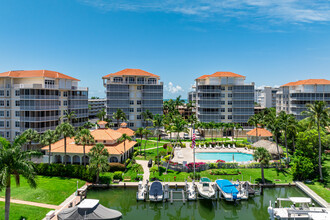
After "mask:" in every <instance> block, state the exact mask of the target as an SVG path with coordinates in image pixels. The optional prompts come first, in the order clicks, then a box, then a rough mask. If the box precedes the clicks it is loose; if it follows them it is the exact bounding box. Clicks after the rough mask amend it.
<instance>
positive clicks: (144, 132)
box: [143, 128, 152, 159]
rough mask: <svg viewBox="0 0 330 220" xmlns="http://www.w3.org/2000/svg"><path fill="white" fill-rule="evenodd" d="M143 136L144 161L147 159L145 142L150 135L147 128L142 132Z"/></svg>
mask: <svg viewBox="0 0 330 220" xmlns="http://www.w3.org/2000/svg"><path fill="white" fill-rule="evenodd" d="M143 134H144V136H145V137H146V142H144V159H146V158H147V154H146V147H147V142H148V135H152V132H151V131H150V130H148V129H147V128H145V129H144V130H143Z"/></svg>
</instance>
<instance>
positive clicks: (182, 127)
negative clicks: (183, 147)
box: [173, 115, 188, 143]
mask: <svg viewBox="0 0 330 220" xmlns="http://www.w3.org/2000/svg"><path fill="white" fill-rule="evenodd" d="M186 125H187V122H186V121H185V120H184V119H183V118H182V117H181V116H180V115H178V116H176V117H175V118H173V131H174V132H176V133H177V142H178V141H179V142H180V143H181V139H180V133H181V132H185V133H188V128H187V127H186Z"/></svg>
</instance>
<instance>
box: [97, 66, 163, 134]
mask: <svg viewBox="0 0 330 220" xmlns="http://www.w3.org/2000/svg"><path fill="white" fill-rule="evenodd" d="M159 80H160V77H159V76H157V75H155V74H152V73H149V72H146V71H143V70H140V69H124V70H121V71H119V72H116V73H110V74H108V75H106V76H104V77H103V83H104V86H105V87H106V92H107V115H108V116H110V117H112V115H113V113H114V112H116V111H117V109H122V110H123V111H124V112H125V114H126V116H127V119H128V121H127V124H128V127H130V128H132V129H137V128H139V127H144V126H145V122H144V120H143V117H142V116H141V113H142V112H144V111H146V110H149V111H150V112H151V113H152V114H154V115H155V114H160V115H162V114H163V83H162V82H160V81H159ZM149 125H150V123H149Z"/></svg>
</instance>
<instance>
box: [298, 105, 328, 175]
mask: <svg viewBox="0 0 330 220" xmlns="http://www.w3.org/2000/svg"><path fill="white" fill-rule="evenodd" d="M306 107H307V111H303V112H302V114H303V115H306V116H307V120H308V124H309V128H310V127H312V126H313V125H314V126H315V125H316V126H317V132H318V136H319V172H320V180H321V181H323V174H322V144H321V132H320V130H321V127H326V126H327V125H328V124H329V121H330V116H329V114H330V108H329V107H327V104H326V103H325V102H320V101H315V102H314V104H307V105H306Z"/></svg>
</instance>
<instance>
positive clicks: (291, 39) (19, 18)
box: [0, 0, 330, 98]
mask: <svg viewBox="0 0 330 220" xmlns="http://www.w3.org/2000/svg"><path fill="white" fill-rule="evenodd" d="M124 68H140V69H143V70H146V71H149V72H151V73H154V74H157V75H160V76H161V80H162V81H163V82H164V84H165V91H164V98H174V97H176V96H178V95H182V97H183V98H186V96H187V92H188V91H190V87H191V85H192V84H193V83H194V79H195V78H197V77H199V76H201V75H204V74H212V73H214V72H216V71H232V72H235V73H238V74H241V75H245V76H246V81H247V82H255V83H256V85H257V87H260V86H263V85H270V86H274V85H282V84H285V83H287V82H290V81H295V80H300V79H308V78H326V79H329V78H330V1H329V0H321V1H318V0H314V1H312V0H300V1H297V0H285V1H284V0H276V1H275V0H263V1H262V0H240V1H239V0H223V1H220V0H217V1H215V0H199V1H188V0H187V1H186V0H181V1H179V0H176V1H175V0H162V1H157V0H147V1H141V0H140V1H138V0H131V1H127V0H117V1H112V0H39V1H35V0H30V1H24V0H21V1H17V0H1V1H0V71H1V72H4V71H8V70H22V69H49V70H55V71H59V72H62V73H64V74H68V75H71V76H73V77H76V78H79V79H80V80H81V83H80V85H81V86H88V87H89V88H90V96H95V95H96V96H100V97H104V96H105V94H104V88H103V85H102V79H101V77H102V76H103V75H106V74H108V73H112V72H117V71H119V70H121V69H124Z"/></svg>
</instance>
